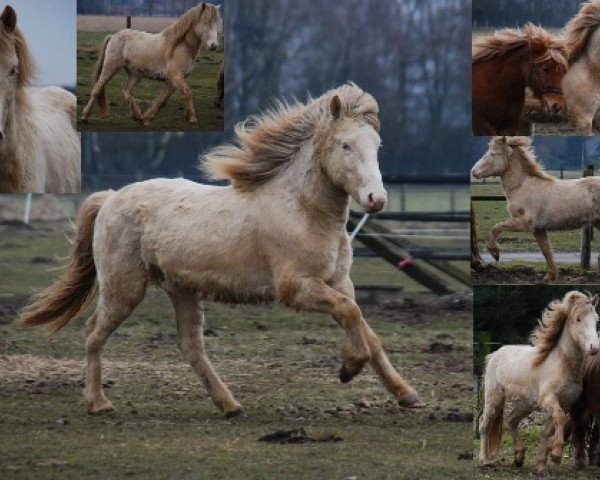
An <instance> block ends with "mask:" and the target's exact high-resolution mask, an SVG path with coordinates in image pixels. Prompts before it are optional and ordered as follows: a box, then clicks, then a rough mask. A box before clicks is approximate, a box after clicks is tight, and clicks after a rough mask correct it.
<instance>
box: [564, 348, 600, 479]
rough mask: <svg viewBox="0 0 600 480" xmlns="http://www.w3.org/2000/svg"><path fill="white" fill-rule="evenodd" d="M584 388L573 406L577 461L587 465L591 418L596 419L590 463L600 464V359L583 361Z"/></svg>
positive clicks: (579, 464) (582, 466) (581, 465)
mask: <svg viewBox="0 0 600 480" xmlns="http://www.w3.org/2000/svg"><path fill="white" fill-rule="evenodd" d="M582 383H583V390H582V392H581V396H580V397H579V399H578V400H577V402H575V404H574V405H573V407H572V408H571V418H572V419H573V439H574V441H575V450H576V452H575V463H576V465H577V467H579V468H584V467H585V463H586V462H585V437H586V430H587V427H588V425H589V423H590V420H591V419H595V421H596V422H595V425H594V428H593V430H592V435H591V438H590V448H589V464H590V465H599V460H600V456H599V451H598V424H599V422H600V359H599V358H598V357H593V358H586V359H585V361H584V362H583V382H582Z"/></svg>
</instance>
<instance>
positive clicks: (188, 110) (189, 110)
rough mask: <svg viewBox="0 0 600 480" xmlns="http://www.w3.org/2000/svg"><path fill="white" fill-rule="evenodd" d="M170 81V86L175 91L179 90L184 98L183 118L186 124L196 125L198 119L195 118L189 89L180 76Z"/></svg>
mask: <svg viewBox="0 0 600 480" xmlns="http://www.w3.org/2000/svg"><path fill="white" fill-rule="evenodd" d="M170 81H171V83H172V85H173V86H174V87H175V88H176V89H177V90H179V91H180V92H181V93H182V94H183V96H184V97H185V104H186V105H185V118H186V119H187V121H188V122H190V124H192V125H196V124H197V123H198V119H197V118H196V111H195V109H194V97H193V95H192V91H191V90H190V87H189V86H188V84H187V83H186V82H185V80H184V79H183V78H182V77H181V76H176V77H174V78H172V79H170Z"/></svg>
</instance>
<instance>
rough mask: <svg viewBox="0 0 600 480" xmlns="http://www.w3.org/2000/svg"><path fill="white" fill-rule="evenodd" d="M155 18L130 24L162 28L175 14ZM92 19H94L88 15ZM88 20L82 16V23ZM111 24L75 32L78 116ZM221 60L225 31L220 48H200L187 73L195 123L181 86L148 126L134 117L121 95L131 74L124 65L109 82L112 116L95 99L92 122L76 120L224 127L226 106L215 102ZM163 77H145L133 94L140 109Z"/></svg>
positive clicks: (83, 126)
mask: <svg viewBox="0 0 600 480" xmlns="http://www.w3.org/2000/svg"><path fill="white" fill-rule="evenodd" d="M97 18H99V20H98V22H100V24H101V25H102V26H106V27H110V26H112V25H115V27H116V28H115V30H119V29H122V28H125V20H124V18H122V17H115V18H112V17H111V18H110V19H108V20H102V17H97ZM150 20H151V21H141V20H139V19H138V21H135V19H134V21H133V24H132V27H133V28H138V29H141V30H147V31H152V30H156V29H158V30H160V28H158V27H161V26H162V25H163V24H165V26H166V25H168V24H169V23H172V22H173V21H174V20H175V19H172V18H170V19H163V21H162V22H160V21H159V19H150ZM88 23H94V22H93V21H89V22H88ZM81 25H84V26H85V25H86V23H85V22H84V23H82V22H81V21H79V26H81ZM112 31H113V30H111V29H109V28H107V30H106V31H101V32H98V31H92V32H90V31H83V30H80V31H78V32H77V110H78V117H80V116H81V112H82V110H83V108H84V107H85V105H86V103H87V101H88V100H89V96H90V93H91V89H92V71H93V68H94V64H95V63H96V60H97V58H98V48H99V45H100V44H101V42H102V40H103V39H104V37H105V36H106V35H108V34H109V32H112ZM222 60H223V37H222V36H221V38H220V43H219V48H218V50H217V51H216V52H207V51H205V50H203V49H201V50H200V52H199V53H198V57H197V59H196V67H195V69H194V71H193V72H192V74H191V75H190V76H189V77H187V79H186V82H187V84H188V86H189V87H190V88H191V90H192V93H193V95H194V107H195V108H196V114H197V117H198V125H197V126H191V125H190V124H189V123H188V122H187V120H186V119H185V100H184V97H183V95H182V94H181V92H179V91H177V92H175V93H174V94H173V95H172V96H171V98H170V100H169V102H168V103H167V105H166V106H165V107H164V108H163V109H162V110H161V111H160V112H159V113H158V114H157V116H156V119H155V120H154V122H153V123H152V125H151V126H149V127H144V126H143V125H142V124H141V123H139V122H136V121H135V120H133V118H132V117H131V110H130V108H129V105H128V104H127V103H126V102H125V99H124V98H123V92H122V89H123V87H124V85H125V80H126V78H127V74H126V73H125V71H124V70H121V71H120V72H119V73H118V74H117V75H115V77H114V78H113V79H112V80H111V81H110V82H109V83H108V87H107V94H108V98H109V102H110V105H111V113H110V116H109V117H108V118H104V117H103V116H102V115H101V114H100V110H99V109H98V106H97V105H96V106H95V107H94V109H93V110H92V115H91V116H90V119H89V122H88V123H81V122H79V123H78V129H79V130H81V131H86V130H90V131H106V130H108V131H156V130H163V131H214V132H219V131H223V128H224V108H223V106H221V107H215V106H214V103H213V101H214V97H215V95H216V93H217V74H218V72H219V65H220V63H221V61H222ZM163 87H164V83H163V82H159V81H155V80H148V79H143V80H142V82H141V83H140V85H139V87H138V88H137V89H136V90H135V92H134V95H135V98H136V100H138V103H139V105H140V108H141V110H142V112H144V111H145V110H146V109H147V107H148V106H149V105H150V104H151V102H152V101H153V99H154V98H156V97H157V96H158V95H160V93H161V92H162V90H163Z"/></svg>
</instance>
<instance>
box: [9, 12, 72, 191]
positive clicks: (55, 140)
mask: <svg viewBox="0 0 600 480" xmlns="http://www.w3.org/2000/svg"><path fill="white" fill-rule="evenodd" d="M34 71H35V64H34V60H33V58H32V56H31V54H30V52H29V49H28V48H27V43H26V41H25V38H24V37H23V34H22V33H21V31H20V30H19V28H18V27H17V14H16V13H15V11H14V10H13V8H12V7H6V8H5V9H4V11H3V12H2V15H1V16H0V193H24V192H31V193H44V192H49V193H76V192H79V189H80V179H81V162H80V156H81V146H80V142H79V136H78V134H77V132H76V131H75V116H76V99H75V96H74V95H73V94H72V93H70V92H68V91H66V90H63V89H62V88H58V87H46V88H33V87H31V86H30V83H31V80H32V78H33V76H34Z"/></svg>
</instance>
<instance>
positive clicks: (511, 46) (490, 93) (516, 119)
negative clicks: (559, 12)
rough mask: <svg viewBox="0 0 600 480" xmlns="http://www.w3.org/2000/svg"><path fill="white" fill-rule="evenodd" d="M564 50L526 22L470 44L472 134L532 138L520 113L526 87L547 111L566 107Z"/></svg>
mask: <svg viewBox="0 0 600 480" xmlns="http://www.w3.org/2000/svg"><path fill="white" fill-rule="evenodd" d="M566 70H567V50H566V47H565V46H564V44H563V43H562V41H561V40H559V39H557V38H555V37H553V36H552V35H551V34H550V33H548V32H547V31H546V30H544V29H543V28H541V27H536V26H535V25H533V24H531V23H528V24H527V25H525V27H523V29H522V30H516V29H512V28H507V29H504V30H500V31H498V32H496V33H495V34H494V35H490V36H488V37H485V38H483V39H481V40H479V41H477V42H476V43H474V44H473V56H472V79H471V83H472V90H471V91H472V101H473V107H472V109H473V112H472V115H473V119H472V122H473V125H472V128H473V134H474V135H530V134H531V124H530V122H529V120H527V119H526V117H525V114H524V106H525V91H526V89H527V87H529V88H530V89H531V91H532V92H533V96H534V97H535V98H537V99H539V100H540V101H541V102H542V105H543V107H544V109H545V110H546V111H550V112H552V113H558V112H560V111H561V110H562V109H563V107H564V101H563V97H562V89H561V82H562V79H563V76H564V74H565V72H566Z"/></svg>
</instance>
